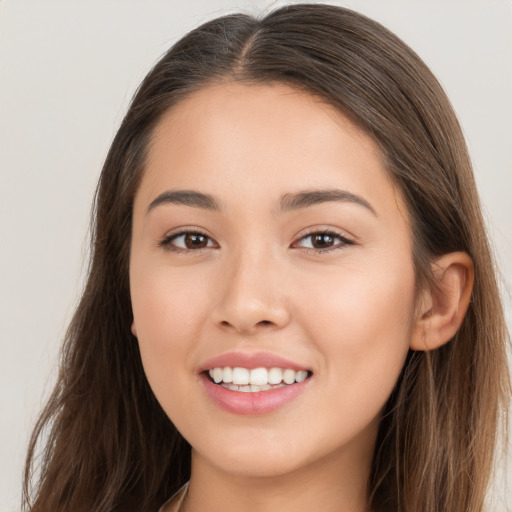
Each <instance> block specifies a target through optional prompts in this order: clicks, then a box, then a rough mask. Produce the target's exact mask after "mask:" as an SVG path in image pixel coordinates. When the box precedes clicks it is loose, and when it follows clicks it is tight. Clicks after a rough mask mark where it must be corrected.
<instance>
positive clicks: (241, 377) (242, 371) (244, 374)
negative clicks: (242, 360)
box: [233, 367, 249, 386]
mask: <svg viewBox="0 0 512 512" xmlns="http://www.w3.org/2000/svg"><path fill="white" fill-rule="evenodd" d="M233 384H238V385H239V386H241V385H244V384H249V370H248V369H247V368H238V367H237V368H233Z"/></svg>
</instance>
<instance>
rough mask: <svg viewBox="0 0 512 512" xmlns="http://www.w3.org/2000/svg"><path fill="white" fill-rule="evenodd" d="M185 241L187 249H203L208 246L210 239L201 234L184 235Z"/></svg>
mask: <svg viewBox="0 0 512 512" xmlns="http://www.w3.org/2000/svg"><path fill="white" fill-rule="evenodd" d="M183 241H184V243H185V247H186V248H187V249H202V248H203V247H206V246H207V245H208V237H206V236H204V235H201V234H199V233H187V234H186V235H183Z"/></svg>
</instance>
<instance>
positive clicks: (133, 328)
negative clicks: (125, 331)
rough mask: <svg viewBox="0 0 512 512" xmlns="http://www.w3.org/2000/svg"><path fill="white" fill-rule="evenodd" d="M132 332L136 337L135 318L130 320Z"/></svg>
mask: <svg viewBox="0 0 512 512" xmlns="http://www.w3.org/2000/svg"><path fill="white" fill-rule="evenodd" d="M132 334H133V335H134V336H135V337H137V328H136V327H135V320H134V321H133V322H132Z"/></svg>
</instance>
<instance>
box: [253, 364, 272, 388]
mask: <svg viewBox="0 0 512 512" xmlns="http://www.w3.org/2000/svg"><path fill="white" fill-rule="evenodd" d="M249 382H250V383H251V384H255V385H256V386H264V385H265V384H268V371H267V369H266V368H254V369H253V370H251V375H250V377H249Z"/></svg>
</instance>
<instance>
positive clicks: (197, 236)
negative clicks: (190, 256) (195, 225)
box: [160, 231, 217, 252]
mask: <svg viewBox="0 0 512 512" xmlns="http://www.w3.org/2000/svg"><path fill="white" fill-rule="evenodd" d="M160 245H161V246H162V247H164V248H165V249H168V250H170V251H177V252H179V251H194V250H200V249H207V248H210V247H217V245H216V244H215V243H214V242H213V240H212V239H211V238H210V237H209V236H207V235H204V234H203V233H198V232H195V231H182V232H181V233H176V234H174V235H171V236H168V237H166V238H164V239H163V240H162V241H161V242H160Z"/></svg>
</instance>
